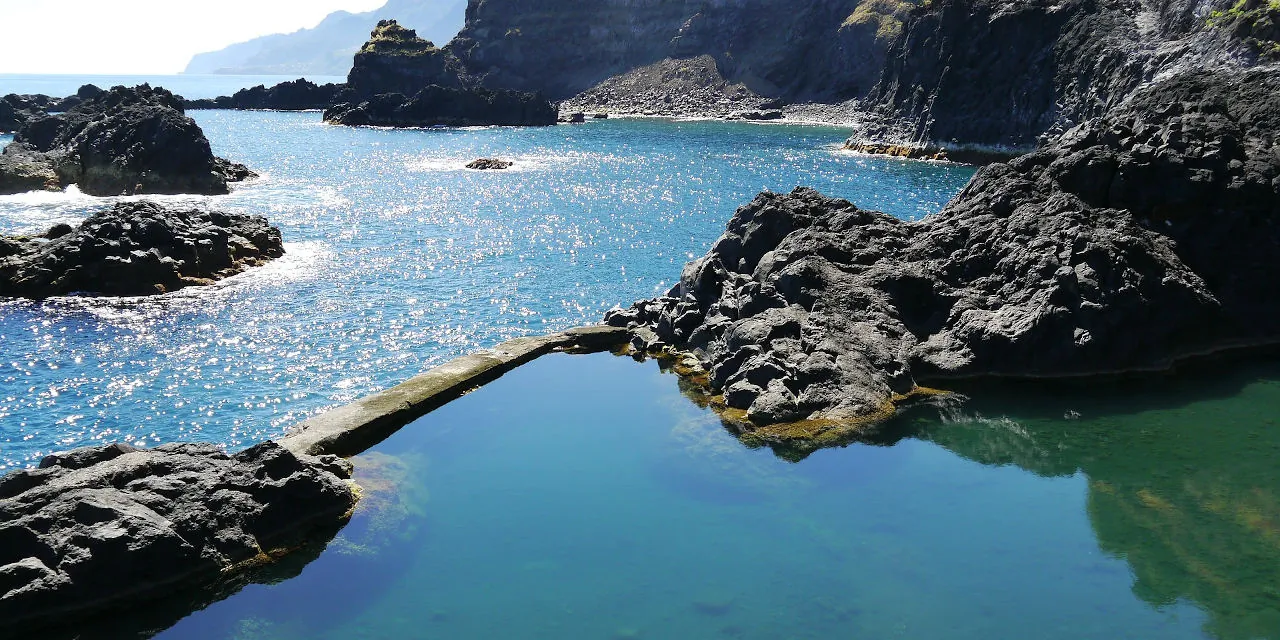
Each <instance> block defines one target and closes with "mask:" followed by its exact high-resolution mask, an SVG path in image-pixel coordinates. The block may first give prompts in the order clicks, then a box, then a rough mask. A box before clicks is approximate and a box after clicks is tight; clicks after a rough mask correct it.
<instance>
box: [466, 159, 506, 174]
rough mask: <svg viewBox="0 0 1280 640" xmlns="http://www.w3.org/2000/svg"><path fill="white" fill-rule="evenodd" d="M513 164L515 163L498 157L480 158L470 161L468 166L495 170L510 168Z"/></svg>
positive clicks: (479, 169)
mask: <svg viewBox="0 0 1280 640" xmlns="http://www.w3.org/2000/svg"><path fill="white" fill-rule="evenodd" d="M513 164H515V163H514V162H510V161H508V160H499V159H497V158H478V159H476V160H472V161H471V162H468V163H467V168H468V169H474V170H476V171H493V170H496V169H510V168H511V166H512V165H513Z"/></svg>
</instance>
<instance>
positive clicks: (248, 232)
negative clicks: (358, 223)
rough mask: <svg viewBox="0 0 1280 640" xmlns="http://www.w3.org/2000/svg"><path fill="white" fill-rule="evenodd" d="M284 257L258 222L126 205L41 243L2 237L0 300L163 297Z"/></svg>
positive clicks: (274, 232) (275, 237) (271, 232)
mask: <svg viewBox="0 0 1280 640" xmlns="http://www.w3.org/2000/svg"><path fill="white" fill-rule="evenodd" d="M282 255H284V245H283V243H282V242H281V238H280V230H279V229H277V228H275V227H272V226H271V225H270V224H269V223H268V222H267V220H266V219H265V218H263V217H261V216H247V215H242V214H232V213H224V212H221V211H207V210H199V209H190V210H178V209H168V208H165V207H163V206H161V205H158V204H155V203H152V202H125V203H120V204H117V205H115V206H114V207H112V208H111V209H108V210H106V211H103V212H100V213H96V214H94V215H92V216H90V217H89V218H88V219H87V220H85V221H84V222H83V223H82V224H81V225H80V226H79V228H77V229H72V228H70V227H69V226H66V225H61V226H60V227H55V229H54V230H51V232H50V233H49V234H46V236H45V238H6V237H0V296H13V297H24V298H36V299H41V298H47V297H50V296H56V295H66V294H70V293H91V294H99V295H114V296H136V295H151V294H157V293H165V292H167V291H174V290H177V289H181V288H183V287H187V286H192V285H205V284H211V283H212V282H213V281H215V280H218V279H221V278H225V277H228V276H231V275H234V274H236V273H239V272H241V271H244V270H245V269H247V268H249V267H252V266H257V265H260V264H263V263H265V262H267V261H268V260H271V259H274V258H278V257H280V256H282Z"/></svg>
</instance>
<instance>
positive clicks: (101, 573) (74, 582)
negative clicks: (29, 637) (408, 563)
mask: <svg viewBox="0 0 1280 640" xmlns="http://www.w3.org/2000/svg"><path fill="white" fill-rule="evenodd" d="M350 476H351V467H350V464H349V463H347V462H346V461H344V460H341V459H339V458H336V457H334V456H325V457H321V458H309V457H299V456H296V455H294V454H293V453H291V452H289V451H288V450H287V449H284V448H283V447H281V446H279V445H277V444H275V443H273V442H267V443H264V444H261V445H258V446H256V447H253V448H251V449H248V450H246V451H244V452H242V453H239V454H236V455H234V456H229V455H227V454H225V453H223V452H222V451H221V450H219V449H218V448H217V447H215V446H213V445H196V444H167V445H161V446H159V447H156V448H155V449H151V450H140V449H135V448H133V447H130V446H128V445H118V444H117V445H105V446H99V447H91V448H86V449H78V450H75V451H72V452H70V453H66V454H60V455H56V456H50V457H48V458H46V459H45V460H44V461H43V462H42V463H41V464H40V468H39V469H34V470H27V471H19V472H16V473H12V474H9V475H8V476H5V477H4V478H0V616H2V617H3V619H4V621H5V630H6V632H7V633H15V634H24V633H25V634H30V633H33V632H36V631H37V630H40V629H43V628H45V627H59V626H65V625H68V624H70V623H72V622H74V621H75V620H79V619H83V618H85V617H87V616H92V615H95V614H103V613H106V612H108V611H110V612H112V613H113V617H119V614H120V613H121V612H122V611H128V610H129V609H132V608H144V607H146V606H147V605H148V604H149V603H151V602H153V601H157V600H162V599H164V598H167V597H169V596H171V595H173V594H174V593H175V592H176V591H179V590H182V589H189V588H192V587H199V586H206V585H208V586H214V585H217V584H218V583H220V582H222V581H225V580H228V579H232V578H233V577H234V576H235V574H238V573H240V572H243V571H244V570H246V569H248V568H251V567H255V566H260V565H265V564H270V563H273V562H275V561H276V559H277V558H279V557H281V556H283V555H285V554H287V553H289V552H290V551H292V550H294V549H296V548H298V547H301V546H305V545H306V544H307V543H308V542H310V541H314V540H315V537H316V536H322V537H324V536H326V535H332V532H333V531H334V530H336V528H337V527H338V526H340V525H341V523H342V522H344V521H345V520H346V518H347V517H348V516H349V514H350V512H351V510H352V508H353V507H354V505H355V502H356V497H355V494H354V492H353V490H352V487H351V485H350V484H349V483H348V482H347V480H348V479H349V478H350Z"/></svg>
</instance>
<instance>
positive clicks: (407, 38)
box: [360, 20, 439, 56]
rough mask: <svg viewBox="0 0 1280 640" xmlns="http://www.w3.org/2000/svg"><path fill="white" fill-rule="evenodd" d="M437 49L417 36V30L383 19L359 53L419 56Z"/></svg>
mask: <svg viewBox="0 0 1280 640" xmlns="http://www.w3.org/2000/svg"><path fill="white" fill-rule="evenodd" d="M436 51H439V49H438V48H437V47H436V46H435V44H433V43H431V42H430V41H428V40H423V39H422V38H419V37H418V32H417V31H414V30H413V29H406V28H404V27H402V26H400V25H399V23H397V22H396V21H395V20H383V21H381V22H379V23H378V26H377V27H375V28H374V30H373V33H371V34H369V41H368V42H366V43H365V45H364V47H361V49H360V53H370V54H379V55H386V56H421V55H427V54H429V53H434V52H436Z"/></svg>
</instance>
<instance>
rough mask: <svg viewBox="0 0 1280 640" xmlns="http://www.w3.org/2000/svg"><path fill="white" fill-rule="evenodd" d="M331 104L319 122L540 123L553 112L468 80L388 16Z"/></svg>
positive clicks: (538, 99)
mask: <svg viewBox="0 0 1280 640" xmlns="http://www.w3.org/2000/svg"><path fill="white" fill-rule="evenodd" d="M335 102H336V104H333V105H332V106H330V107H329V108H328V109H326V110H325V113H324V120H325V122H328V123H331V124H341V125H352V126H364V125H377V126H387V127H433V126H453V127H457V126H487V125H504V126H546V125H553V124H555V123H556V116H557V111H556V108H555V107H554V106H552V105H551V103H549V102H547V101H546V100H545V99H543V98H542V96H540V95H537V94H534V93H527V92H523V91H514V90H510V89H486V88H483V87H477V86H474V85H473V83H471V82H470V79H469V78H467V77H465V71H464V69H463V68H462V65H461V63H460V62H459V61H458V59H457V58H456V57H454V56H453V54H452V53H450V52H449V51H448V50H446V49H440V48H438V47H436V46H435V45H433V44H432V43H430V42H427V41H425V40H423V39H421V38H419V37H418V36H417V34H416V33H414V31H413V30H412V29H406V28H404V27H402V26H400V25H399V24H398V23H396V21H395V20H383V21H382V22H379V23H378V27H377V28H376V29H374V31H373V33H372V34H371V35H370V38H369V42H368V43H367V44H365V46H364V48H363V49H361V50H360V53H358V54H356V59H355V65H354V66H353V67H352V68H351V74H350V75H349V76H348V78H347V88H346V90H344V91H342V92H340V93H339V94H338V95H337V97H335Z"/></svg>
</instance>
